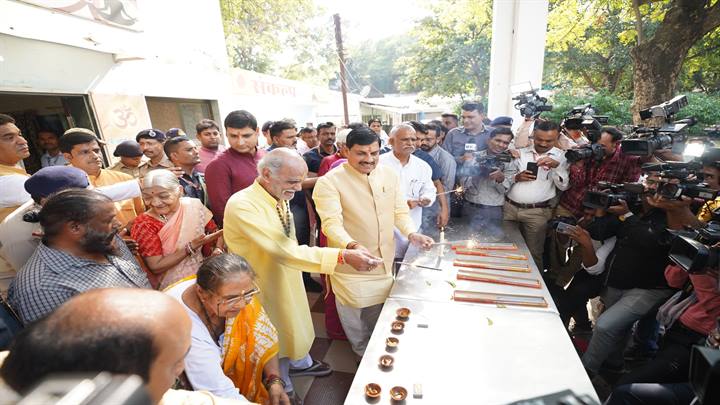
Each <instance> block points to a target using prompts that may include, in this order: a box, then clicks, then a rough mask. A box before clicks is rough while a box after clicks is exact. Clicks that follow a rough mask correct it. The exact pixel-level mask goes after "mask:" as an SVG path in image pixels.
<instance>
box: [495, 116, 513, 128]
mask: <svg viewBox="0 0 720 405" xmlns="http://www.w3.org/2000/svg"><path fill="white" fill-rule="evenodd" d="M512 124H513V119H512V117H506V116H503V115H501V116H499V117H495V119H494V120H492V121H490V126H491V127H493V128H497V127H505V128H512Z"/></svg>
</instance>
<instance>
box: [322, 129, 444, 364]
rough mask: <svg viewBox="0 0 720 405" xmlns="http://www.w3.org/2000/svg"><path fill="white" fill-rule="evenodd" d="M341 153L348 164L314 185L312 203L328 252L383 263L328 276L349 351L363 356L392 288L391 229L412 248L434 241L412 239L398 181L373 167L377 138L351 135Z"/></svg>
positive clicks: (390, 172) (381, 167)
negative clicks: (351, 252) (358, 252)
mask: <svg viewBox="0 0 720 405" xmlns="http://www.w3.org/2000/svg"><path fill="white" fill-rule="evenodd" d="M344 150H345V151H346V152H347V153H346V155H347V156H348V162H347V163H344V164H342V165H341V166H339V167H338V168H336V169H334V170H332V171H330V172H329V173H327V174H326V175H325V176H323V177H321V178H320V179H318V182H317V183H316V185H315V191H314V193H313V199H314V200H315V205H316V209H317V211H318V214H320V219H321V221H322V230H323V233H325V235H326V236H327V238H328V245H329V246H332V247H339V248H348V249H353V248H355V249H365V250H367V251H368V252H369V253H370V254H372V255H373V256H379V257H381V258H382V261H383V266H382V267H379V268H377V269H375V270H372V271H371V272H369V273H363V274H361V273H358V272H357V271H355V270H353V269H352V268H350V267H349V266H346V265H343V266H339V267H338V268H337V269H336V270H335V273H334V274H332V275H331V276H330V281H331V285H332V289H333V292H334V293H335V299H336V305H337V308H338V314H339V315H340V322H341V323H342V325H343V329H344V330H345V334H346V335H347V337H348V340H350V343H351V345H352V348H353V351H354V352H355V353H356V354H357V355H358V356H362V355H363V353H364V352H365V348H366V347H367V343H368V340H369V339H370V335H371V334H372V330H373V328H374V327H375V323H376V322H377V318H378V316H379V314H380V310H381V309H382V304H383V303H384V302H385V299H386V298H387V296H388V294H389V293H390V288H391V287H392V283H393V278H392V269H393V259H394V258H395V241H394V237H393V229H394V228H397V229H398V231H399V233H400V234H401V235H402V236H405V237H407V238H408V239H409V240H410V242H411V243H413V244H415V245H421V246H423V247H425V248H429V247H430V245H431V244H432V242H433V241H432V239H430V238H429V237H427V236H424V235H421V234H419V233H416V230H417V226H416V225H415V224H414V223H413V221H412V220H411V219H410V215H409V208H408V205H407V201H406V197H405V194H404V193H403V191H402V188H401V187H400V180H399V177H398V175H397V174H396V173H395V171H394V170H393V169H392V168H390V167H387V166H384V165H378V164H377V163H378V154H379V150H380V143H379V138H378V137H377V135H375V133H373V132H372V131H370V130H369V129H367V128H361V129H357V130H353V131H352V132H350V134H348V138H347V142H346V145H345V148H344Z"/></svg>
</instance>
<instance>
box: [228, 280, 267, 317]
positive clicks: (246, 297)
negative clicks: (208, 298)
mask: <svg viewBox="0 0 720 405" xmlns="http://www.w3.org/2000/svg"><path fill="white" fill-rule="evenodd" d="M258 294H260V287H258V285H257V284H255V283H253V288H252V289H251V290H249V291H247V292H243V294H242V295H240V296H237V297H233V298H226V299H221V300H219V301H218V312H220V305H225V306H226V307H228V308H236V307H238V306H239V305H240V303H244V304H245V305H247V304H249V303H250V301H252V299H253V297H254V296H256V295H258Z"/></svg>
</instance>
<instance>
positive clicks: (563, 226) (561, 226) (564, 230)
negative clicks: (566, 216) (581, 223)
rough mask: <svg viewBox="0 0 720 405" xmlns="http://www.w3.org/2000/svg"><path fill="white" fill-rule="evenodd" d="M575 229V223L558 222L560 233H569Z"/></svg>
mask: <svg viewBox="0 0 720 405" xmlns="http://www.w3.org/2000/svg"><path fill="white" fill-rule="evenodd" d="M573 229H575V225H570V224H566V223H565V222H558V224H557V229H556V230H557V232H558V233H562V234H565V235H569V234H570V232H572V230H573Z"/></svg>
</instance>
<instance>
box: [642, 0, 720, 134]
mask: <svg viewBox="0 0 720 405" xmlns="http://www.w3.org/2000/svg"><path fill="white" fill-rule="evenodd" d="M633 10H634V12H635V15H636V21H635V23H636V38H637V44H636V45H635V47H633V49H632V51H631V55H632V58H633V90H634V92H633V112H634V116H635V120H636V121H637V120H638V116H637V112H638V111H639V110H641V109H643V108H647V107H648V106H651V105H655V104H657V103H660V102H662V101H665V100H668V99H670V98H672V97H673V95H674V93H675V90H676V84H677V80H678V78H679V77H680V72H681V69H682V66H683V62H684V61H685V58H686V57H687V56H688V52H689V51H690V49H691V48H693V46H695V45H696V44H697V43H698V42H699V41H700V40H702V39H703V37H705V36H706V35H707V34H709V33H712V32H714V31H715V30H716V29H717V27H718V26H720V3H718V2H717V1H716V0H671V1H652V0H633ZM655 15H658V16H661V18H659V21H660V22H659V23H657V26H654V27H652V29H647V30H646V29H645V27H644V24H645V21H646V20H649V21H653V17H654V16H655Z"/></svg>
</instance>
